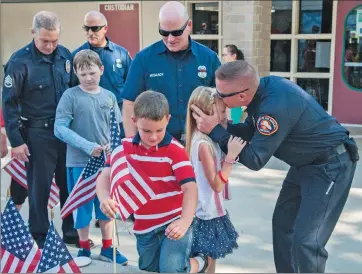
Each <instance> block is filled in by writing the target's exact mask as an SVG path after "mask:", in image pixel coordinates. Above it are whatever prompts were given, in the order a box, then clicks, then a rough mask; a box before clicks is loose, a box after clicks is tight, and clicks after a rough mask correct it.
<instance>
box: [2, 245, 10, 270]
mask: <svg viewBox="0 0 362 274" xmlns="http://www.w3.org/2000/svg"><path fill="white" fill-rule="evenodd" d="M9 256H10V253H9V252H8V251H6V250H5V249H3V248H1V273H4V269H5V265H6V262H7V260H8V259H9Z"/></svg>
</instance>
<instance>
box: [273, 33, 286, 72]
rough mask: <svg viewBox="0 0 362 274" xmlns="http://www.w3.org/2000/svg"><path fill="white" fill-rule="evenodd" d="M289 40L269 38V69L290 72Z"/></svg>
mask: <svg viewBox="0 0 362 274" xmlns="http://www.w3.org/2000/svg"><path fill="white" fill-rule="evenodd" d="M290 46H291V40H271V43H270V71H281V72H290Z"/></svg>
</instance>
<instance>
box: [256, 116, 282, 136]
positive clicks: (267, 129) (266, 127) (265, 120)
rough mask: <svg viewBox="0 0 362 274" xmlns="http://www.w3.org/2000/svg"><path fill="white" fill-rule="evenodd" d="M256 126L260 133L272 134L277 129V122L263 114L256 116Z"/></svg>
mask: <svg viewBox="0 0 362 274" xmlns="http://www.w3.org/2000/svg"><path fill="white" fill-rule="evenodd" d="M256 127H257V128H258V131H259V132H260V134H262V135H266V136H269V135H272V134H274V133H275V132H277V130H278V123H277V121H275V119H274V118H272V117H270V116H268V115H264V116H260V117H259V118H258V121H257V122H256Z"/></svg>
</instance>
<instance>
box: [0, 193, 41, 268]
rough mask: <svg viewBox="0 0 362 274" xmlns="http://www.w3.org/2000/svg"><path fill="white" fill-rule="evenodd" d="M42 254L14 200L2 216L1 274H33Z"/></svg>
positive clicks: (10, 201)
mask: <svg viewBox="0 0 362 274" xmlns="http://www.w3.org/2000/svg"><path fill="white" fill-rule="evenodd" d="M40 256H41V252H40V250H39V249H38V246H37V244H36V243H35V242H34V240H33V238H32V237H31V234H30V232H29V230H28V227H27V226H26V225H25V222H24V221H23V219H22V218H21V216H20V214H19V212H18V210H17V208H16V207H15V204H14V202H13V200H12V199H9V201H8V203H7V205H6V207H5V210H4V213H3V214H2V215H1V273H33V272H34V271H35V270H36V267H37V264H38V262H39V259H40Z"/></svg>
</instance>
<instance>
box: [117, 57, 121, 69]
mask: <svg viewBox="0 0 362 274" xmlns="http://www.w3.org/2000/svg"><path fill="white" fill-rule="evenodd" d="M116 67H117V68H122V61H121V59H116Z"/></svg>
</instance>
